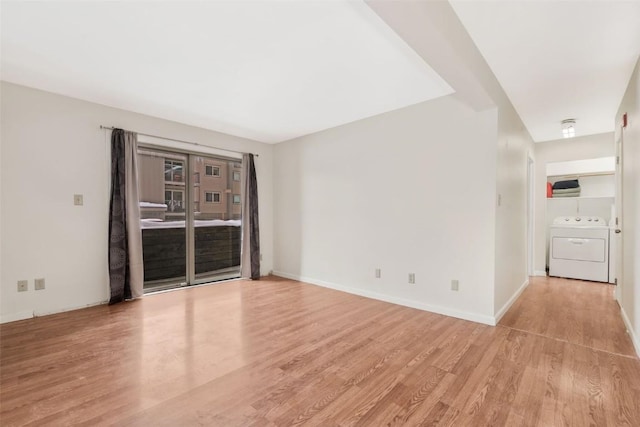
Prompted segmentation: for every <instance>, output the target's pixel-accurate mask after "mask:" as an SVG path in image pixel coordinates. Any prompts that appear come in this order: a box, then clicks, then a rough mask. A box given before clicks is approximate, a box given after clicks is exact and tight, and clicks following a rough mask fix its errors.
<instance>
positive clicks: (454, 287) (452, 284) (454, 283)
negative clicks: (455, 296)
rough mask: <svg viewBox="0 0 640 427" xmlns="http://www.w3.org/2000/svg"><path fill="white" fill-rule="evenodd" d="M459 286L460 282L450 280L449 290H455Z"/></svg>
mask: <svg viewBox="0 0 640 427" xmlns="http://www.w3.org/2000/svg"><path fill="white" fill-rule="evenodd" d="M459 286H460V283H459V282H458V281H457V280H455V279H453V280H452V281H451V290H452V291H457V290H458V288H459Z"/></svg>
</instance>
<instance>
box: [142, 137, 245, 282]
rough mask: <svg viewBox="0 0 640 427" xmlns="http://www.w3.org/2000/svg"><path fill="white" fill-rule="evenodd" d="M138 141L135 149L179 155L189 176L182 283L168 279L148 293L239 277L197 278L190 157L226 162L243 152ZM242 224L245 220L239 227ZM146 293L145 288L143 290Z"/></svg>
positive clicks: (239, 158) (238, 159) (154, 139)
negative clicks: (222, 152) (184, 263)
mask: <svg viewBox="0 0 640 427" xmlns="http://www.w3.org/2000/svg"><path fill="white" fill-rule="evenodd" d="M140 139H141V138H139V141H138V149H139V150H150V151H155V152H160V153H168V154H174V155H177V156H180V157H181V158H182V159H181V160H183V161H184V166H183V168H184V171H183V173H184V174H185V175H186V177H187V178H188V179H187V180H185V184H187V185H186V186H185V190H184V203H185V245H186V247H185V262H186V268H185V276H184V279H185V280H184V282H182V281H178V280H176V281H172V283H171V284H169V282H167V286H162V285H159V286H157V287H154V288H153V289H149V290H148V292H161V291H165V290H171V289H179V288H184V287H189V286H197V285H202V284H205V283H213V282H219V281H224V280H229V279H235V278H239V277H240V275H239V273H238V274H237V275H236V274H228V275H226V274H224V273H223V274H222V275H221V276H220V277H216V276H202V277H200V278H198V277H196V271H195V261H196V260H195V258H196V256H195V227H194V225H195V222H194V221H195V213H194V212H193V206H194V204H193V194H192V193H193V191H192V190H193V189H194V188H195V184H196V182H195V176H194V174H193V171H194V165H193V158H194V156H201V157H214V158H216V159H220V160H225V161H234V162H242V155H238V156H230V155H229V153H224V154H221V152H220V151H219V150H217V149H210V150H208V149H204V148H206V147H204V146H203V150H202V151H200V150H193V149H190V148H186V147H184V146H183V145H182V144H176V143H175V142H174V141H171V140H165V139H161V138H157V137H149V138H144V140H143V141H140ZM243 226H244V223H243V224H242V225H241V227H243ZM145 292H147V290H145Z"/></svg>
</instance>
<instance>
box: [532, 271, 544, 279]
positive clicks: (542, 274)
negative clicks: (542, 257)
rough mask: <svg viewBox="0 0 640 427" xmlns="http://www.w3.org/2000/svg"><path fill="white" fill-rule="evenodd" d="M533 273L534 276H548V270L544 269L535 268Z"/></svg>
mask: <svg viewBox="0 0 640 427" xmlns="http://www.w3.org/2000/svg"><path fill="white" fill-rule="evenodd" d="M533 275H534V276H540V277H546V276H547V272H546V271H544V270H534V271H533Z"/></svg>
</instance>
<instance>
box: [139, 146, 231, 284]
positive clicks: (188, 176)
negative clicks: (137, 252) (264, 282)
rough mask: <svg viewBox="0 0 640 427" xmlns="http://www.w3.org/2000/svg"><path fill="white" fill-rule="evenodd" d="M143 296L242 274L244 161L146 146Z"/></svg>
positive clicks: (142, 185) (142, 182) (142, 203)
mask: <svg viewBox="0 0 640 427" xmlns="http://www.w3.org/2000/svg"><path fill="white" fill-rule="evenodd" d="M138 159H139V162H138V164H139V169H140V170H139V195H140V196H139V197H140V200H139V203H140V214H141V228H142V245H143V257H144V273H145V277H144V280H145V285H144V287H145V292H149V291H155V290H164V289H169V288H174V287H178V286H189V285H193V284H199V283H207V282H213V281H217V280H222V279H228V278H234V277H239V275H240V233H241V217H240V176H241V170H242V165H241V162H240V160H239V159H238V160H236V159H228V158H221V157H213V156H205V155H199V154H189V153H180V152H172V151H167V150H160V149H155V148H149V147H142V148H140V149H139V150H138Z"/></svg>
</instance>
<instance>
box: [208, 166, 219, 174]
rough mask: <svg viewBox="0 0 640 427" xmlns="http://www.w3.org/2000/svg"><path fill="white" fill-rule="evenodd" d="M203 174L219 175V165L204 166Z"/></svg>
mask: <svg viewBox="0 0 640 427" xmlns="http://www.w3.org/2000/svg"><path fill="white" fill-rule="evenodd" d="M205 174H206V175H207V176H220V167H218V166H211V165H206V166H205Z"/></svg>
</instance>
